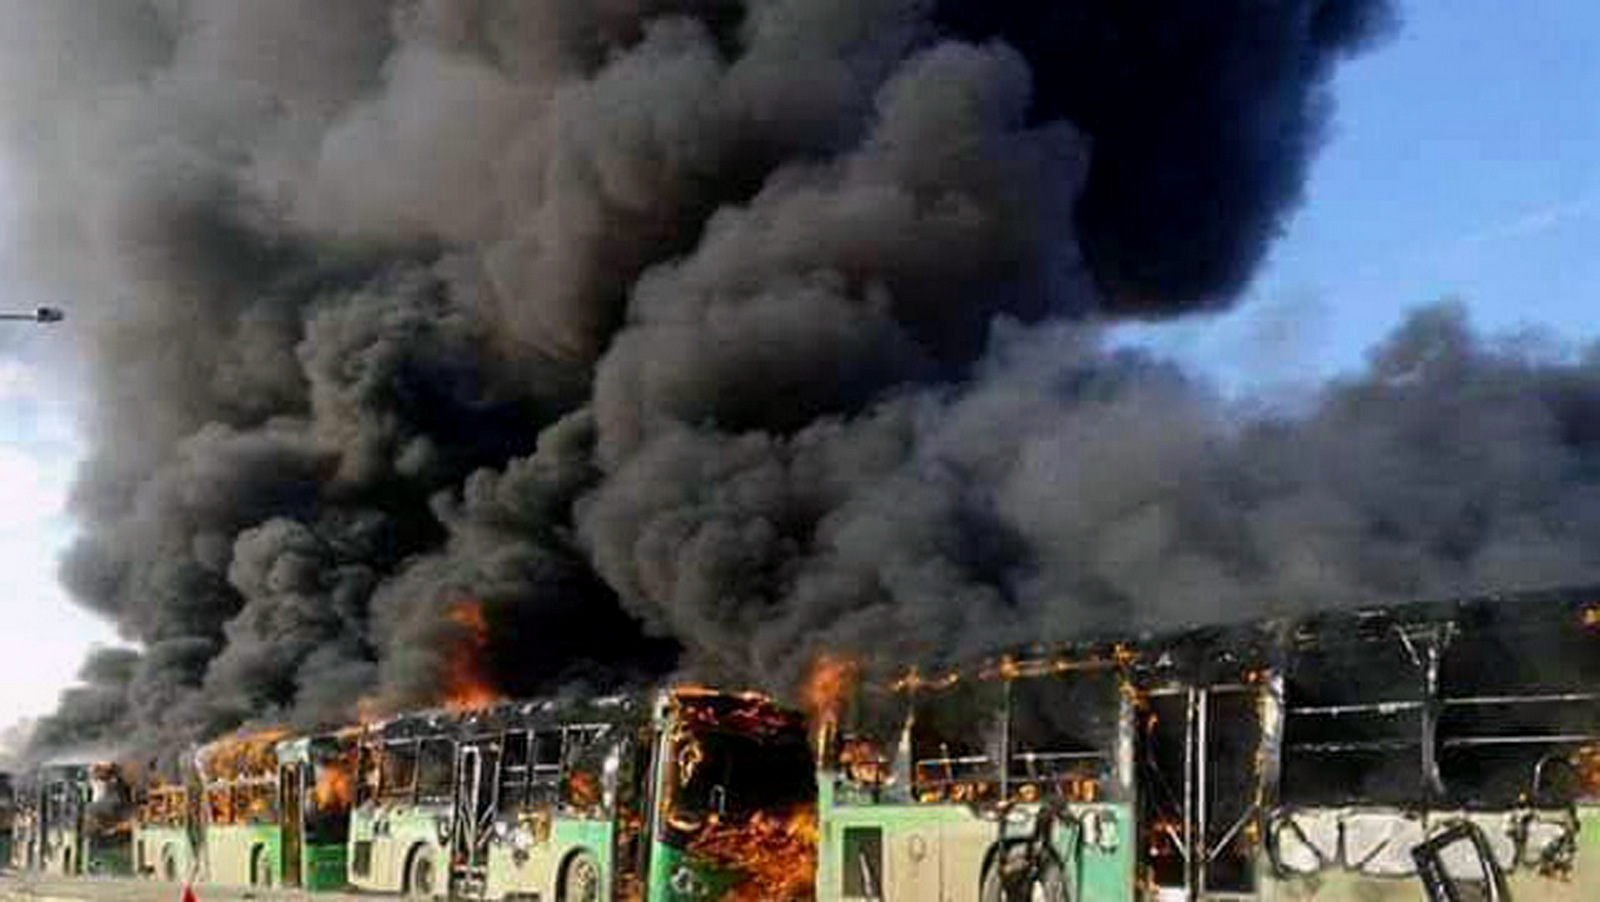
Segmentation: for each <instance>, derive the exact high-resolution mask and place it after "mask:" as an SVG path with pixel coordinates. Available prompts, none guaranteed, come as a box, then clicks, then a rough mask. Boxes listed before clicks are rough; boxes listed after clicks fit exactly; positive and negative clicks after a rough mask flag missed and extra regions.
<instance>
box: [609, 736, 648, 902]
mask: <svg viewBox="0 0 1600 902" xmlns="http://www.w3.org/2000/svg"><path fill="white" fill-rule="evenodd" d="M656 746H657V740H656V736H655V733H654V731H652V730H650V729H649V728H642V729H640V730H639V731H638V732H637V733H635V734H633V735H632V736H630V737H628V738H626V739H623V740H621V741H620V742H618V743H617V744H616V746H615V748H614V750H613V752H612V754H613V755H615V756H616V761H617V766H616V767H615V768H614V769H613V768H608V769H607V771H608V772H607V774H606V776H605V777H604V779H605V780H606V781H607V783H608V784H610V785H607V786H606V787H605V789H606V791H607V792H608V793H611V792H614V793H615V798H616V803H615V804H616V825H617V829H616V832H615V834H614V835H615V836H616V850H615V856H614V858H613V860H614V861H615V862H616V863H617V864H616V871H617V878H616V897H617V898H618V899H641V898H643V897H644V886H645V876H646V875H647V874H649V873H650V839H651V830H652V828H653V824H652V818H651V813H652V812H653V811H654V810H655V804H656V802H655V800H656V781H655V779H654V768H655V762H656V754H655V752H656Z"/></svg>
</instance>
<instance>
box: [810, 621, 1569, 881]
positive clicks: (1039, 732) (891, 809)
mask: <svg viewBox="0 0 1600 902" xmlns="http://www.w3.org/2000/svg"><path fill="white" fill-rule="evenodd" d="M1596 602H1600V592H1593V591H1576V592H1559V593H1542V594H1524V595H1519V596H1514V597H1495V598H1486V599H1475V600H1468V601H1459V602H1449V603H1443V604H1421V605H1403V606H1391V607H1386V608H1375V609H1370V610H1361V611H1355V612H1351V613H1337V614H1326V615H1319V616H1312V617H1306V618H1300V619H1279V620H1271V621H1263V622H1258V623H1252V624H1246V625H1241V626H1233V627H1220V628H1208V629H1201V630H1193V631H1189V632H1186V633H1183V634H1179V635H1173V636H1165V637H1159V638H1151V639H1145V640H1140V641H1138V642H1134V643H1130V644H1125V645H1108V644H1103V643H1102V644H1094V643H1085V644H1080V645H1074V646H1070V647H1065V648H1056V649H1036V650H1033V651H1030V652H1028V653H1025V654H1018V655H1015V656H1012V657H1008V658H1001V659H998V660H995V661H991V662H989V663H988V664H986V665H984V666H981V667H978V668H972V669H970V672H968V673H965V674H963V673H956V672H953V671H952V672H950V673H947V674H944V675H940V676H933V677H925V676H920V675H917V674H915V673H913V674H911V675H910V676H908V677H904V678H901V679H899V680H889V681H881V680H880V681H876V682H874V681H867V682H865V683H863V684H862V685H861V686H860V687H859V688H858V690H857V692H856V693H855V698H854V700H853V702H852V703H851V705H849V706H847V710H846V711H845V712H843V716H842V717H841V719H840V722H839V723H838V724H837V728H836V732H835V733H833V734H832V735H826V736H825V737H824V740H825V741H824V743H823V747H822V749H821V751H822V756H823V758H822V765H823V766H822V768H821V770H820V771H819V790H820V793H821V803H822V804H821V821H822V831H821V840H820V844H821V847H820V853H819V854H820V864H819V870H818V888H817V889H818V899H821V900H844V899H852V900H853V899H886V900H912V899H920V898H933V897H938V898H940V899H943V900H949V902H964V900H978V899H983V900H986V902H987V900H1002V899H1011V898H1033V899H1037V898H1043V899H1047V900H1048V899H1059V900H1064V899H1072V900H1084V902H1087V900H1100V899H1106V900H1111V899H1169V898H1172V899H1178V898H1182V899H1234V900H1247V899H1302V898H1311V897H1312V896H1313V895H1314V896H1315V897H1316V898H1318V899H1334V900H1339V899H1357V898H1360V899H1368V898H1389V897H1391V896H1392V897H1395V898H1413V897H1415V896H1416V894H1417V890H1418V882H1419V881H1420V882H1421V883H1422V884H1423V886H1424V888H1425V889H1426V891H1427V892H1428V893H1430V894H1432V895H1433V896H1434V897H1435V898H1440V899H1443V898H1461V897H1462V894H1463V893H1470V894H1473V895H1474V897H1478V898H1490V899H1494V898H1505V897H1506V896H1507V894H1510V895H1513V896H1516V897H1519V898H1540V899H1545V898H1554V899H1571V900H1574V902H1575V900H1578V899H1588V898H1600V855H1597V854H1596V852H1597V851H1600V850H1594V849H1584V850H1580V848H1579V845H1578V843H1577V839H1576V838H1577V836H1579V835H1580V833H1582V834H1583V835H1593V834H1594V833H1595V832H1600V605H1597V604H1596ZM1041 680H1043V681H1044V682H1045V683H1047V684H1048V683H1059V684H1061V685H1062V686H1063V687H1064V686H1067V685H1072V684H1078V685H1079V687H1080V688H1079V689H1077V690H1067V689H1065V688H1063V689H1061V690H1060V691H1062V692H1063V693H1067V694H1070V693H1071V692H1072V691H1077V692H1080V693H1081V697H1080V698H1079V699H1078V700H1077V701H1073V702H1069V703H1065V704H1058V705H1056V706H1055V707H1054V711H1055V716H1056V717H1057V720H1058V721H1059V722H1058V723H1055V724H1053V725H1051V727H1050V729H1045V728H1044V727H1043V726H1041V722H1042V720H1043V717H1042V715H1041V716H1035V715H1032V714H1029V715H1024V716H1018V713H1017V707H1016V700H1017V698H1018V696H1017V693H1018V692H1019V691H1029V690H1027V688H1026V687H1028V686H1029V685H1030V684H1032V683H1037V682H1038V681H1041ZM1097 681H1098V682H1099V683H1100V684H1101V685H1100V686H1099V687H1098V688H1095V687H1093V685H1092V684H1093V683H1095V682H1097ZM874 696H875V697H876V698H875V700H874ZM885 703H887V707H888V708H889V709H890V713H889V714H888V716H883V715H881V714H880V715H878V717H877V721H876V723H874V717H873V714H872V711H873V709H874V707H875V706H877V707H878V708H883V707H884V705H885ZM952 712H954V716H952ZM1096 712H1098V713H1096ZM1063 715H1064V716H1063ZM1086 718H1087V722H1085V719H1086ZM1073 721H1076V722H1077V723H1076V725H1074V723H1071V722H1073ZM1096 723H1098V724H1099V726H1098V727H1096V726H1095V724H1096ZM1019 731H1022V732H1023V733H1027V732H1028V731H1032V733H1033V734H1034V735H1035V738H1037V737H1040V736H1046V737H1047V736H1048V735H1049V734H1050V733H1051V732H1052V731H1054V732H1058V733H1062V734H1064V735H1062V736H1061V737H1059V738H1062V739H1066V740H1070V742H1072V743H1076V745H1074V746H1072V747H1064V748H1063V749H1061V750H1059V751H1061V752H1062V753H1064V754H1054V753H1052V754H1051V755H1050V756H1041V755H1038V754H1031V757H1030V750H1029V749H1028V748H1026V747H1025V746H1026V745H1027V743H1026V742H1021V741H1019V736H1018V732H1019ZM1022 738H1026V737H1022ZM1002 750H1003V751H1002ZM1074 755H1081V756H1082V757H1080V758H1079V759H1078V760H1079V761H1080V762H1084V761H1094V762H1099V764H1097V765H1096V768H1097V770H1096V771H1095V772H1093V773H1090V772H1089V771H1084V773H1085V774H1086V775H1088V776H1090V777H1092V778H1093V779H1092V781H1091V782H1090V784H1088V785H1093V786H1094V787H1095V790H1094V793H1093V795H1091V794H1089V793H1087V792H1083V791H1082V790H1074V789H1072V788H1071V784H1067V785H1059V784H1058V785H1055V786H1050V787H1041V788H1043V789H1045V791H1043V792H1040V791H1038V790H1037V789H1030V788H1029V787H1030V786H1038V784H1033V783H1030V782H1029V781H1028V780H1027V779H1019V774H1018V773H1017V770H1018V768H1019V767H1022V766H1024V765H1030V764H1031V765H1032V766H1034V767H1035V771H1034V774H1037V766H1038V765H1040V764H1041V763H1044V762H1047V761H1050V760H1054V761H1057V762H1067V761H1070V760H1072V756H1074ZM1001 761H1005V762H1006V766H1005V767H1001V766H1000V762H1001ZM1020 776H1023V777H1026V776H1029V775H1028V774H1027V773H1026V772H1024V773H1023V774H1021V775H1020ZM1113 862H1114V863H1113Z"/></svg>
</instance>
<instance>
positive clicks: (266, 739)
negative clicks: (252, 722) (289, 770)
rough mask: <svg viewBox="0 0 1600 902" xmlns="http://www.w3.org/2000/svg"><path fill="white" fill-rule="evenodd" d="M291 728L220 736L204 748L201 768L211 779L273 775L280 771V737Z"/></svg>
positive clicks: (236, 778) (207, 777)
mask: <svg viewBox="0 0 1600 902" xmlns="http://www.w3.org/2000/svg"><path fill="white" fill-rule="evenodd" d="M288 735H289V733H288V731H287V730H265V731H262V732H259V733H249V734H244V735H239V736H231V737H228V738H226V739H219V740H217V741H216V742H213V743H211V744H210V745H208V746H206V747H205V748H203V749H201V750H200V768H201V771H202V774H203V775H204V777H205V778H206V780H208V781H217V780H239V779H245V778H250V777H273V776H276V775H277V772H278V755H277V748H276V746H277V744H278V740H280V739H283V738H284V737H286V736H288Z"/></svg>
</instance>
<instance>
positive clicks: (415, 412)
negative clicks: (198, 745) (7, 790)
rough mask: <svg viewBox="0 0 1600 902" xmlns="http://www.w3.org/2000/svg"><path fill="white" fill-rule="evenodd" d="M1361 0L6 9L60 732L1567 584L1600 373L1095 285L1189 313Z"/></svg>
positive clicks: (635, 1) (1214, 283) (1439, 316)
mask: <svg viewBox="0 0 1600 902" xmlns="http://www.w3.org/2000/svg"><path fill="white" fill-rule="evenodd" d="M1390 19H1391V16H1390V10H1389V8H1388V6H1387V4H1386V3H1384V2H1382V0H1286V2H1280V3H1273V4H1260V3H1254V2H1245V0H1227V2H1216V3H1206V4H1194V3H1188V2H1181V0H1171V2H1162V3H1157V4H1155V5H1153V6H1152V5H1151V4H1144V5H1142V6H1140V7H1138V8H1137V9H1135V8H1134V7H1132V6H1130V5H1128V4H1118V3H1110V2H1103V0H1063V2H1055V3H1033V2H1022V0H1017V2H1009V0H1007V2H993V0H991V2H982V3H979V2H965V0H943V2H936V0H742V2H741V0H602V2H593V0H516V2H512V0H506V2H496V0H345V2H340V3H336V4H329V3H323V2H311V0H280V2H272V3H265V2H256V3H252V2H224V0H216V2H183V0H144V2H133V0H130V2H126V3H117V4H111V5H107V4H104V3H101V2H96V0H52V2H49V3H39V2H34V0H3V2H0V26H3V27H0V153H3V154H4V160H3V162H4V165H5V166H6V167H7V168H8V171H9V172H12V173H13V174H14V176H15V178H14V182H15V183H16V184H17V185H20V186H24V187H23V188H22V196H21V197H19V198H18V205H19V209H18V212H17V214H16V215H17V226H18V227H17V228H16V229H15V231H16V232H17V234H18V235H20V236H21V237H20V239H19V242H18V246H17V248H16V251H17V255H18V258H19V259H20V260H21V261H23V262H24V263H25V264H26V266H27V267H28V268H29V275H30V277H31V278H33V279H35V280H37V282H38V284H41V285H48V286H50V287H51V288H53V289H54V290H56V291H58V292H61V293H62V294H64V295H65V296H67V297H70V298H71V299H73V301H74V309H73V322H74V323H75V325H74V329H76V330H78V334H80V335H82V336H83V337H84V340H85V342H86V345H87V356H88V357H89V358H90V360H91V361H92V366H91V370H92V372H91V376H90V377H89V382H90V384H89V386H88V388H89V394H90V397H91V402H90V410H89V418H88V419H89V422H88V429H89V431H90V439H91V442H92V449H91V454H90V457H89V459H88V461H87V462H86V464H85V465H84V467H83V470H82V472H81V474H80V478H79V482H78V485H77V489H76V493H75V497H74V505H75V510H76V513H77V515H78V517H79V519H80V522H81V524H82V529H83V532H82V536H81V539H80V540H79V541H78V543H77V545H76V546H75V547H74V548H73V550H72V551H71V553H70V554H69V556H68V557H67V559H66V561H65V563H64V566H63V571H62V573H63V579H64V580H65V582H66V584H67V585H68V586H69V588H70V589H71V591H72V592H73V594H74V596H75V597H76V598H77V599H79V600H80V601H81V602H82V603H83V604H84V605H86V606H88V607H89V608H90V609H92V610H95V611H97V612H100V613H102V614H104V615H106V616H107V617H109V618H112V619H113V620H114V621H115V622H116V623H117V624H118V625H119V626H120V627H121V629H122V631H123V633H124V634H125V635H126V636H127V638H129V639H130V640H134V641H136V642H137V643H138V645H139V648H140V651H139V652H137V654H132V655H130V654H127V653H102V654H100V655H98V656H97V657H96V658H95V659H94V660H93V661H91V663H90V666H89V667H88V668H87V669H86V670H85V672H84V678H85V685H84V686H83V687H82V688H81V689H76V690H73V691H72V692H71V693H69V694H68V695H67V696H66V697H64V699H63V705H62V709H61V711H60V712H59V713H58V714H57V715H56V716H55V717H53V718H51V719H49V720H48V721H47V722H45V723H43V724H41V725H40V727H39V730H38V732H37V734H36V736H37V742H38V743H39V744H40V745H41V746H43V747H49V748H55V747H63V746H66V745H69V744H72V743H75V742H92V741H99V740H102V739H104V738H106V737H109V736H116V737H134V738H136V739H138V740H140V741H154V740H158V739H160V740H182V739H194V738H198V737H201V736H205V735H208V734H211V733H214V732H216V731H219V730H223V729H227V728H230V727H233V726H236V725H238V724H240V723H243V722H249V721H266V720H273V721H288V722H290V723H294V724H301V725H308V724H314V723H326V722H331V721H338V720H342V719H344V718H347V717H349V716H351V715H352V713H353V709H354V707H355V704H356V702H357V700H366V701H369V702H371V703H374V704H378V705H380V706H382V705H387V706H394V705H404V704H414V703H422V702H428V701H432V700H434V694H435V693H436V692H437V689H438V687H439V685H440V670H441V668H443V667H445V666H446V665H447V664H448V662H449V659H450V656H451V649H452V648H455V647H459V643H460V642H461V641H462V640H463V638H464V637H463V636H462V635H461V633H462V630H463V627H462V625H461V622H460V620H459V618H456V617H453V616H451V611H452V608H453V606H456V605H459V604H460V603H461V602H462V600H463V599H467V600H470V601H473V602H475V603H476V604H478V605H479V606H480V607H481V610H482V614H483V616H484V618H485V619H486V620H487V622H488V625H489V635H490V637H491V641H490V645H489V647H488V648H487V649H486V650H485V656H486V657H487V659H488V660H487V661H486V662H485V663H486V666H487V667H488V669H489V672H490V673H492V675H493V676H494V677H495V679H496V680H497V682H498V683H499V685H500V688H501V689H503V690H505V691H508V692H515V693H521V692H533V691H537V690H539V689H541V688H548V687H550V686H553V685H557V684H568V683H571V682H573V681H575V680H585V681H589V682H591V683H594V684H603V683H611V682H616V681H621V680H630V679H636V678H649V677H657V676H660V675H663V674H666V673H669V672H672V671H674V670H677V669H681V670H689V671H695V672H697V673H700V674H704V675H708V676H715V677H719V678H725V679H730V680H740V681H753V682H762V683H765V684H767V685H770V686H772V687H774V688H778V689H782V688H784V685H785V683H786V682H788V681H789V680H791V679H792V678H793V677H794V675H795V674H796V673H797V672H798V671H799V670H800V669H801V668H802V667H803V666H804V662H805V660H806V659H807V656H808V655H809V654H811V653H812V651H813V650H814V649H816V648H818V647H820V646H823V645H827V646H839V647H843V648H847V649H848V648H854V649H868V650H873V651H875V652H878V653H882V654H885V655H889V654H911V653H916V654H943V653H951V652H955V651H959V650H962V649H963V648H965V647H969V646H972V645H978V644H990V643H993V642H998V641H1004V640H1005V639H1007V638H1010V637H1013V636H1016V635H1022V634H1028V635H1037V634H1039V633H1040V632H1041V631H1043V632H1045V633H1047V634H1054V635H1070V634H1072V633H1074V632H1078V631H1081V630H1085V629H1099V628H1105V627H1107V626H1111V625H1117V626H1126V625H1127V624H1129V623H1130V622H1150V623H1171V622H1175V621H1182V620H1193V619H1210V618H1214V617H1229V616H1244V615H1246V614H1250V613H1256V612H1260V611H1263V610H1271V609H1274V608H1278V607H1283V606H1290V605H1309V604H1328V603H1336V602H1339V601H1344V600H1347V599H1364V598H1370V597H1375V596H1385V597H1387V596H1392V595H1396V594H1401V595H1404V594H1412V593H1417V592H1425V591H1433V590H1439V589H1446V588H1454V587H1464V586H1469V585H1475V584H1479V583H1495V584H1496V585H1500V584H1505V583H1514V582H1534V581H1539V582H1543V581H1551V580H1560V579H1566V578H1568V577H1569V576H1573V575H1581V574H1584V573H1587V572H1589V567H1590V561H1589V559H1588V555H1587V554H1586V552H1585V549H1587V548H1590V547H1594V543H1593V542H1590V541H1589V537H1590V536H1591V535H1592V533H1593V530H1594V528H1595V524H1594V523H1593V522H1592V521H1594V519H1595V515H1594V514H1593V513H1587V514H1586V513H1585V512H1586V511H1595V510H1600V506H1596V505H1594V504H1589V503H1587V502H1586V500H1585V499H1586V492H1588V491H1590V489H1589V488H1588V486H1589V485H1590V480H1592V479H1595V478H1596V477H1595V476H1594V474H1595V473H1596V472H1597V471H1596V468H1595V467H1594V466H1593V464H1594V461H1595V458H1594V457H1593V456H1592V454H1593V451H1592V446H1593V442H1594V441H1595V440H1596V439H1595V437H1594V436H1592V435H1591V434H1590V433H1591V432H1592V430H1589V429H1585V428H1584V427H1583V424H1584V423H1587V422H1593V421H1594V420H1593V418H1592V417H1590V416H1589V410H1588V408H1589V407H1590V406H1591V405H1592V404H1593V403H1594V402H1593V399H1594V397H1595V396H1594V389H1593V388H1592V387H1591V386H1593V385H1595V384H1597V383H1596V380H1595V379H1594V375H1595V374H1594V369H1593V368H1594V364H1593V363H1592V362H1587V361H1584V362H1572V361H1564V360H1559V359H1550V360H1546V359H1540V358H1536V357H1534V356H1530V355H1529V354H1527V353H1523V352H1520V351H1517V350H1515V349H1512V350H1506V349H1501V348H1498V347H1497V346H1495V345H1493V344H1492V343H1488V342H1485V341H1484V340H1482V339H1480V338H1478V337H1477V336H1475V335H1474V334H1473V333H1472V331H1471V330H1470V328H1469V327H1468V326H1467V325H1466V324H1465V323H1463V322H1462V321H1461V320H1460V318H1459V317H1458V316H1457V315H1455V314H1454V313H1452V312H1451V311H1449V310H1448V309H1439V310H1433V311H1430V312H1428V313H1426V314H1423V315H1422V316H1421V317H1420V318H1418V319H1416V320H1414V321H1413V322H1412V323H1410V324H1409V325H1408V326H1407V327H1406V328H1405V330H1404V331H1403V332H1402V334H1400V335H1398V336H1396V337H1395V338H1394V339H1393V340H1392V341H1391V343H1390V344H1389V345H1388V346H1386V347H1385V348H1384V349H1383V350H1381V351H1380V352H1379V353H1378V354H1377V356H1376V357H1375V358H1374V363H1373V365H1372V367H1371V370H1370V371H1369V372H1368V373H1367V374H1365V375H1364V376H1362V377H1360V378H1358V379H1356V380H1354V381H1352V382H1350V383H1348V384H1342V385H1338V386H1333V387H1331V388H1330V389H1329V390H1328V392H1327V394H1326V397H1325V398H1323V399H1322V401H1321V402H1320V403H1319V404H1317V405H1316V406H1315V407H1314V408H1313V409H1310V410H1307V411H1301V412H1297V413H1295V414H1294V415H1292V416H1288V415H1285V416H1281V417H1275V418H1267V417H1260V416H1251V415H1247V414H1246V413H1244V412H1242V411H1238V410H1235V409H1232V408H1230V406H1229V405H1228V404H1226V403H1224V402H1223V401H1221V400H1219V399H1217V398H1215V397H1212V396H1211V395H1210V394H1209V393H1208V392H1207V391H1206V389H1205V388H1204V386H1202V385H1198V384H1196V383H1194V382H1193V381H1191V380H1189V379H1187V378H1185V377H1184V376H1183V374H1181V373H1180V372H1178V371H1176V370H1174V369H1173V368H1172V367H1171V366H1169V365H1166V364H1163V363H1161V362H1159V361H1154V360H1150V359H1144V358H1139V357H1130V356H1128V355H1121V354H1113V353H1109V352H1107V351H1105V350H1104V349H1103V346H1102V344H1101V342H1100V340H1099V339H1098V338H1097V337H1096V331H1095V330H1096V328H1097V327H1095V326H1093V325H1091V323H1094V322H1099V321H1106V320H1112V319H1116V318H1119V317H1126V316H1139V317H1163V316H1176V315H1180V314H1183V313H1185V312H1189V311H1194V310H1198V309H1207V308H1212V307H1216V306H1218V305H1221V304H1224V303H1226V302H1227V301H1228V300H1229V299H1231V298H1232V297H1234V296H1235V295H1236V294H1237V292H1238V290H1239V289H1240V288H1241V287H1242V286H1243V285H1244V284H1245V283H1246V281H1247V280H1248V278H1249V276H1250V273H1251V272H1252V270H1253V269H1254V267H1255V265H1256V264H1257V263H1258V261H1259V260H1260V258H1261V257H1262V255H1263V253H1264V252H1265V250H1266V248H1267V246H1268V244H1269V243H1270V241H1271V240H1272V238H1273V237H1274V235H1275V234H1276V232H1277V231H1278V229H1279V228H1280V226H1281V224H1282V222H1283V220H1284V217H1285V216H1287V215H1288V214H1289V213H1290V212H1291V211H1292V209H1293V208H1294V206H1295V205H1296V203H1297V201H1298V199H1299V194H1300V191H1301V186H1302V182H1303V180H1304V176H1305V173H1306V169H1307V166H1308V165H1309V162H1310V160H1311V157H1312V156H1313V154H1314V152H1315V150H1316V148H1317V144H1318V141H1319V139H1320V137H1321V135H1322V134H1323V128H1324V126H1325V124H1326V122H1327V120H1328V116H1329V113H1330V101H1329V97H1328V93H1327V81H1328V77H1329V75H1330V73H1331V70H1332V67H1333V66H1334V65H1335V64H1336V63H1337V61H1338V60H1339V59H1341V58H1342V57H1345V56H1347V55H1349V54H1351V53H1353V52H1355V51H1357V50H1359V49H1360V48H1362V47H1363V46H1365V45H1366V44H1367V43H1368V42H1369V41H1370V40H1371V39H1373V38H1374V37H1376V36H1378V35H1380V34H1381V33H1382V32H1383V31H1384V29H1385V27H1386V26H1387V25H1388V24H1389V22H1390Z"/></svg>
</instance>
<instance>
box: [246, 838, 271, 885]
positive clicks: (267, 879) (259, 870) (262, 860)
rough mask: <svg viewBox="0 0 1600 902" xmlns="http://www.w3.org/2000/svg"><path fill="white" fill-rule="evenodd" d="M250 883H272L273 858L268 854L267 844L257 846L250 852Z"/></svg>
mask: <svg viewBox="0 0 1600 902" xmlns="http://www.w3.org/2000/svg"><path fill="white" fill-rule="evenodd" d="M250 885H251V886H271V885H272V859H271V858H269V857H268V856H267V848H266V846H256V847H255V850H254V851H252V852H251V853H250Z"/></svg>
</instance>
